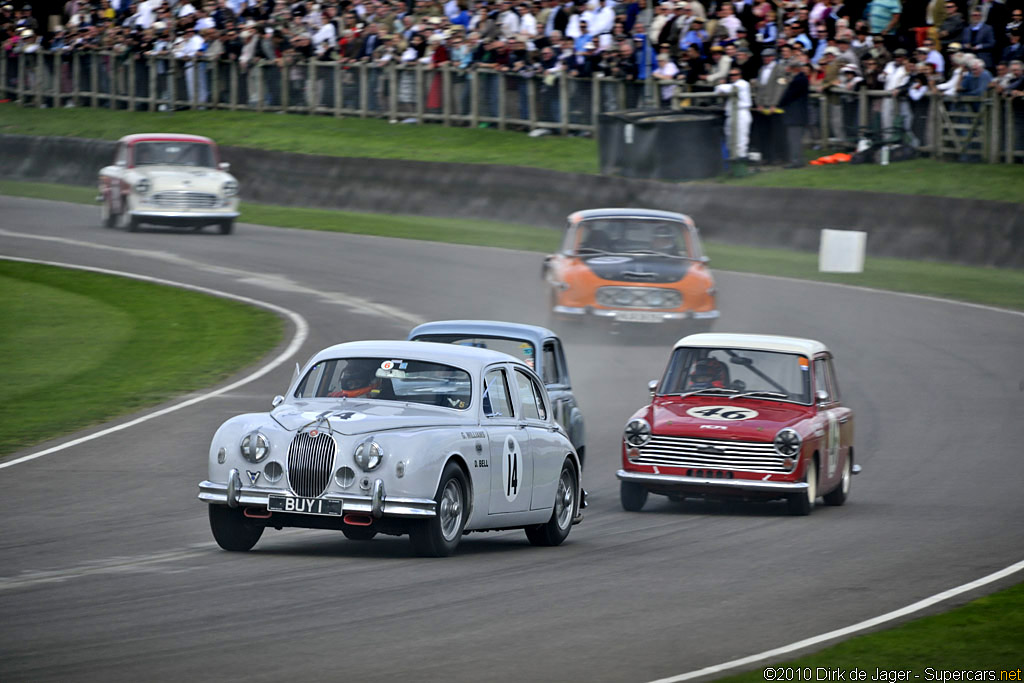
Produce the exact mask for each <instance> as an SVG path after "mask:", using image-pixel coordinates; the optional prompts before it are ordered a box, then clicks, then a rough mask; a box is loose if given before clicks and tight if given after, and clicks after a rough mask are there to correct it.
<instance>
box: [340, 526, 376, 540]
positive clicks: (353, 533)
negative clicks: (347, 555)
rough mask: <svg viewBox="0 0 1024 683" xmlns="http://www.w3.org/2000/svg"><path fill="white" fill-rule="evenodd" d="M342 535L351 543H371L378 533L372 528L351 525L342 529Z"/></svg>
mask: <svg viewBox="0 0 1024 683" xmlns="http://www.w3.org/2000/svg"><path fill="white" fill-rule="evenodd" d="M341 533H343V534H345V538H347V539H348V540H350V541H369V540H370V539H372V538H373V537H374V536H376V535H377V532H376V531H374V530H373V529H371V528H370V527H367V526H352V525H351V524H346V525H345V526H343V527H341Z"/></svg>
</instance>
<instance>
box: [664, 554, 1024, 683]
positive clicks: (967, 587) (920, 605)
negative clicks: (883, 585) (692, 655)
mask: <svg viewBox="0 0 1024 683" xmlns="http://www.w3.org/2000/svg"><path fill="white" fill-rule="evenodd" d="M1022 569H1024V560H1022V561H1020V562H1018V563H1017V564H1012V565H1010V566H1009V567H1006V568H1005V569H1000V570H999V571H997V572H995V573H992V574H989V575H988V576H983V577H982V578H980V579H977V580H976V581H971V582H970V583H965V584H963V585H961V586H957V587H956V588H950V589H949V590H948V591H945V592H943V593H938V594H936V595H933V596H931V597H928V598H925V599H923V600H919V601H917V602H915V603H914V604H912V605H907V606H906V607H903V608H902V609H898V610H895V611H893V612H887V613H886V614H883V615H881V616H878V617H874V618H872V619H867V620H866V621H862V622H859V623H857V624H853V625H852V626H847V627H845V628H840V629H836V630H835V631H829V632H828V633H823V634H821V635H820V636H812V637H811V638H806V639H804V640H800V641H797V642H795V643H790V644H789V645H783V646H782V647H777V648H775V649H774V650H766V651H765V652H761V653H759V654H756V655H750V656H748V657H743V658H742V659H734V660H732V661H731V662H725V663H724V664H715V665H714V666H709V667H705V668H703V669H698V670H697V671H690V672H689V673H685V674H679V675H678V676H672V677H670V678H659V679H658V680H656V681H651V683H677V682H678V681H688V680H690V679H693V678H701V677H703V676H711V675H712V674H717V673H721V672H723V671H727V670H729V669H735V668H737V667H740V666H746V665H747V664H754V663H755V662H760V661H763V660H765V659H769V658H772V657H778V656H779V655H785V654H789V653H791V652H795V651H797V650H802V649H803V648H806V647H811V646H812V645H820V644H821V643H824V642H826V641H829V640H834V639H835V638H842V637H843V636H848V635H850V634H852V633H857V632H858V631H863V630H865V629H869V628H872V627H873V626H878V625H879V624H884V623H886V622H888V621H892V620H894V619H899V618H900V617H904V616H906V615H908V614H913V613H914V612H920V611H921V610H923V609H925V608H927V607H931V606H932V605H936V604H938V603H940V602H944V601H946V600H949V599H950V598H953V597H956V596H957V595H960V594H962V593H966V592H968V591H972V590H974V589H975V588H981V587H982V586H985V585H988V584H990V583H992V582H994V581H998V580H1000V579H1005V578H1006V577H1008V576H1011V575H1013V574H1016V573H1017V572H1019V571H1021V570H1022Z"/></svg>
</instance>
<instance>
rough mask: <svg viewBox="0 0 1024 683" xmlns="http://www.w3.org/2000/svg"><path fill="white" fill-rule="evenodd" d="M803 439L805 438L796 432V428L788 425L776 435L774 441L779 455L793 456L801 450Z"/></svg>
mask: <svg viewBox="0 0 1024 683" xmlns="http://www.w3.org/2000/svg"><path fill="white" fill-rule="evenodd" d="M802 441H803V440H802V439H801V438H800V435H799V434H797V433H796V430H794V429H790V428H789V427H786V428H785V429H781V430H779V433H778V434H776V435H775V441H773V444H774V446H775V450H776V451H777V452H778V453H779V455H784V456H786V457H787V458H792V457H795V456H796V455H797V454H798V453H799V452H800V444H801V442H802Z"/></svg>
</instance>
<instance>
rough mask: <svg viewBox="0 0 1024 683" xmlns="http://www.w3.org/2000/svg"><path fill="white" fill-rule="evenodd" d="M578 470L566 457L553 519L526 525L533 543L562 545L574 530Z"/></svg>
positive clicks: (557, 490) (559, 480)
mask: <svg viewBox="0 0 1024 683" xmlns="http://www.w3.org/2000/svg"><path fill="white" fill-rule="evenodd" d="M576 482H577V479H576V471H575V470H574V469H573V466H572V462H570V461H569V459H568V458H566V460H565V462H564V463H562V472H561V474H559V475H558V488H557V489H556V490H555V504H554V506H553V509H552V510H551V519H549V520H548V521H547V522H545V523H544V524H538V525H536V526H529V527H526V537H527V538H528V539H530V543H532V544H533V545H539V546H547V547H552V546H556V545H560V544H561V543H562V541H564V540H565V539H566V537H567V536H568V535H569V531H571V530H572V520H573V515H574V513H575V512H576V505H577V501H576V491H577V488H578V487H577V485H576Z"/></svg>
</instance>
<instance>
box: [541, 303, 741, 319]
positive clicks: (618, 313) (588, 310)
mask: <svg viewBox="0 0 1024 683" xmlns="http://www.w3.org/2000/svg"><path fill="white" fill-rule="evenodd" d="M552 311H553V312H554V313H556V314H558V315H572V316H586V315H591V316H594V317H595V318H604V319H606V320H613V321H617V322H635V321H632V320H622V317H623V314H626V317H627V318H628V317H629V316H628V314H630V313H645V314H646V313H657V314H659V315H660V317H661V320H659V321H658V322H674V321H679V320H714V319H715V318H718V317H720V316H721V315H722V314H721V312H719V311H718V310H717V309H716V310H713V311H669V312H665V313H662V312H660V311H657V310H650V309H647V310H641V309H628V310H627V309H617V308H592V307H590V306H555V307H554V308H553V309H552Z"/></svg>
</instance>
